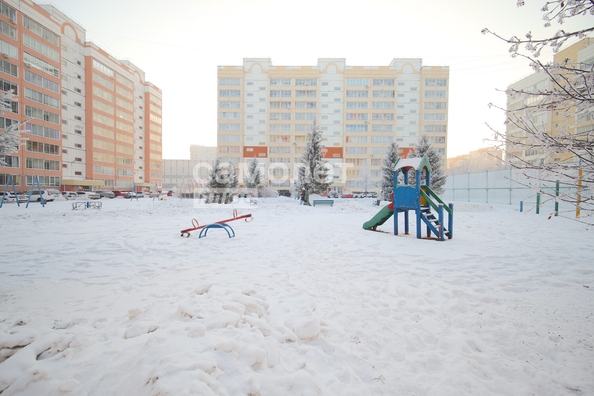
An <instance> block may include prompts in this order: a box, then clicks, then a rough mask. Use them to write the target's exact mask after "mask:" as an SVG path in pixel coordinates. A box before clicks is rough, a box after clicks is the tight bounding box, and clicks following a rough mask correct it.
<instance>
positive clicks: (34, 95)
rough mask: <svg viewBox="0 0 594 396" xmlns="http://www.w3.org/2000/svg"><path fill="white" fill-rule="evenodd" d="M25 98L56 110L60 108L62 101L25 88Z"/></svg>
mask: <svg viewBox="0 0 594 396" xmlns="http://www.w3.org/2000/svg"><path fill="white" fill-rule="evenodd" d="M25 98H27V99H29V100H33V101H35V102H38V103H41V104H44V105H47V106H51V107H54V108H56V109H59V108H60V99H57V98H54V97H52V96H49V95H46V94H44V93H41V92H38V91H35V90H33V89H31V88H27V87H25Z"/></svg>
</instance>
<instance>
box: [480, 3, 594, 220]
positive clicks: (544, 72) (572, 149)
mask: <svg viewBox="0 0 594 396" xmlns="http://www.w3.org/2000/svg"><path fill="white" fill-rule="evenodd" d="M523 5H524V1H522V0H519V1H518V6H519V7H521V6H523ZM541 11H542V12H543V19H544V20H545V21H546V22H545V25H544V26H545V27H550V26H551V25H552V22H555V21H556V23H557V24H559V25H561V24H563V23H564V22H566V20H567V19H569V18H578V17H584V16H586V17H588V18H591V16H592V15H594V2H593V1H592V0H551V1H547V2H546V3H545V5H544V7H543V8H542V10H541ZM592 31H594V26H592V27H588V28H585V29H579V30H575V31H565V30H562V29H560V30H558V31H557V32H556V33H554V34H553V35H552V36H550V37H546V38H535V37H533V36H532V33H531V32H528V33H526V35H525V37H524V38H518V37H516V36H513V37H511V38H510V39H505V38H503V37H501V36H500V35H498V34H496V33H494V32H491V31H490V30H488V29H483V33H484V34H487V33H488V34H491V35H493V36H495V37H497V38H499V39H500V40H503V41H505V42H507V43H509V44H510V49H509V52H510V53H511V56H512V57H523V58H525V59H527V60H528V62H529V64H530V66H531V67H532V69H533V70H534V72H535V74H536V75H537V77H538V78H536V80H538V81H540V82H541V83H540V84H535V85H532V86H531V87H530V88H523V87H521V86H519V85H518V86H514V85H512V86H510V87H509V88H508V89H507V91H506V94H507V96H508V106H507V108H506V109H503V108H500V107H498V106H494V107H498V108H500V109H501V110H503V111H505V114H506V121H505V124H506V131H505V132H501V131H498V130H496V129H494V128H492V127H490V128H491V130H492V131H493V132H494V136H493V142H495V143H496V145H497V146H498V147H499V148H500V149H502V150H503V151H504V152H505V154H506V161H507V162H508V163H509V164H510V165H511V166H513V167H514V168H517V169H520V170H522V171H523V173H524V175H525V176H526V182H525V185H526V186H528V187H532V188H534V186H535V185H541V184H549V185H550V184H554V183H555V182H556V181H560V182H561V183H563V184H564V185H565V186H567V188H566V189H565V190H564V191H563V193H562V194H561V195H560V196H559V197H556V192H555V190H554V189H545V190H542V191H540V193H541V194H544V195H545V196H548V197H549V198H550V199H558V200H560V201H563V202H566V203H569V204H571V205H573V206H574V207H581V208H582V209H583V213H582V214H583V215H586V216H592V215H593V213H594V212H593V211H592V208H593V204H594V197H593V195H592V191H593V190H594V123H593V122H592V120H594V96H593V93H594V58H593V59H591V60H587V61H585V62H578V61H577V59H563V60H553V61H551V62H546V63H545V62H542V61H540V60H539V59H538V57H539V56H540V54H541V51H542V50H543V49H545V48H546V47H550V48H551V49H552V51H553V53H558V52H559V51H560V49H561V47H562V46H563V45H564V44H566V43H567V41H568V40H570V39H585V38H586V37H587V35H588V34H590V33H591V32H592ZM585 40H586V41H584V46H585V45H594V40H592V39H585ZM522 47H523V48H524V50H523V51H522V49H521V48H522ZM558 58H559V57H558ZM510 103H513V106H510ZM490 106H493V105H492V104H490ZM553 114H554V115H555V116H556V117H561V119H562V122H560V123H559V124H558V125H555V127H553V124H552V121H551V119H552V117H553ZM578 125H579V127H578ZM582 221H584V222H586V223H589V224H594V220H591V221H590V222H588V221H586V220H582Z"/></svg>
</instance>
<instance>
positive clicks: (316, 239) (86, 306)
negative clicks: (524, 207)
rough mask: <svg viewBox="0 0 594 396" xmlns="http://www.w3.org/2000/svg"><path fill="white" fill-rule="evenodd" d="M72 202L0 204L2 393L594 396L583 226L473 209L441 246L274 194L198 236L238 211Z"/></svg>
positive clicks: (367, 203)
mask: <svg viewBox="0 0 594 396" xmlns="http://www.w3.org/2000/svg"><path fill="white" fill-rule="evenodd" d="M71 202H72V201H68V202H65V201H62V202H53V203H49V204H47V205H46V206H45V208H43V207H41V205H39V204H31V205H30V206H29V208H27V209H25V207H24V205H22V206H21V207H17V206H16V204H5V205H4V206H3V207H2V208H1V209H0V240H1V241H2V248H1V249H0V393H2V396H8V395H67V394H72V395H101V396H104V395H141V396H142V395H174V396H179V395H273V396H276V395H308V396H309V395H341V396H342V395H357V396H358V395H572V394H576V395H593V394H594V338H593V332H594V259H593V257H594V254H593V253H594V243H593V241H594V238H593V236H594V235H593V230H591V229H588V227H587V226H585V225H584V224H581V223H578V222H575V221H571V220H568V219H563V218H555V217H553V218H551V219H547V215H546V214H541V215H536V214H534V213H533V212H528V213H519V212H518V208H517V207H515V206H514V207H513V208H512V207H511V206H496V205H486V204H476V205H474V204H468V203H465V204H462V203H460V204H457V205H456V207H455V220H454V223H455V228H454V239H452V240H447V241H445V242H439V241H435V240H417V239H416V238H415V235H416V233H415V231H414V230H415V224H414V216H411V235H409V236H405V235H400V236H394V235H392V233H391V232H392V230H393V228H392V222H391V221H389V222H387V223H386V224H384V225H383V226H381V227H380V229H381V230H382V231H385V232H372V231H365V230H363V229H362V225H363V223H364V222H365V221H367V220H369V219H371V217H373V215H374V214H375V213H377V211H378V210H379V208H378V207H377V206H372V204H371V202H372V200H371V199H344V200H340V199H338V200H336V202H335V205H334V206H333V207H330V206H319V207H306V206H300V205H299V202H298V201H296V200H293V199H289V198H274V199H266V200H264V199H262V200H260V201H259V202H258V205H257V206H250V205H247V204H245V205H240V206H241V207H239V208H238V212H239V215H242V214H247V213H251V214H252V215H253V218H254V220H253V221H252V222H249V223H247V222H244V221H243V220H241V221H235V222H230V223H229V225H230V226H231V227H233V229H234V231H235V233H236V237H235V238H231V239H230V238H229V237H228V236H227V233H226V232H225V231H224V230H222V229H210V230H209V231H208V234H207V236H206V237H205V238H201V239H199V238H198V234H199V232H198V231H197V232H193V233H192V236H191V237H190V238H182V237H180V231H181V230H182V229H185V228H189V227H191V219H192V218H195V219H197V220H198V221H199V222H200V224H205V223H212V222H215V221H220V220H224V219H228V218H230V217H232V211H233V207H232V206H225V205H212V206H196V205H195V204H194V202H193V201H192V200H180V199H176V198H170V199H168V200H165V201H158V200H152V199H150V198H144V199H140V200H138V201H130V200H124V199H114V200H102V203H103V208H102V209H100V210H96V209H86V210H72V209H71ZM400 222H401V223H402V222H403V217H402V216H401V218H400ZM402 229H403V228H401V230H402Z"/></svg>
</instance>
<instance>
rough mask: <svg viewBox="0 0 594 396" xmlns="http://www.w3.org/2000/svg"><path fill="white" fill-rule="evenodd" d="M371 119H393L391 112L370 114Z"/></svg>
mask: <svg viewBox="0 0 594 396" xmlns="http://www.w3.org/2000/svg"><path fill="white" fill-rule="evenodd" d="M371 119H372V120H373V121H394V114H393V113H373V114H372V115H371Z"/></svg>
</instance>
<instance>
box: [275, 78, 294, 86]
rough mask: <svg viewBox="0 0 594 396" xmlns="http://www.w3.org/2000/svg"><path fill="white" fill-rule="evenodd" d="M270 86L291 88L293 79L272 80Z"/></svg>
mask: <svg viewBox="0 0 594 396" xmlns="http://www.w3.org/2000/svg"><path fill="white" fill-rule="evenodd" d="M270 86H283V87H288V86H291V79H290V78H271V79H270Z"/></svg>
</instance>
